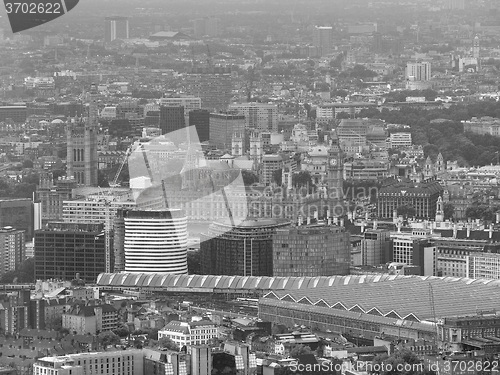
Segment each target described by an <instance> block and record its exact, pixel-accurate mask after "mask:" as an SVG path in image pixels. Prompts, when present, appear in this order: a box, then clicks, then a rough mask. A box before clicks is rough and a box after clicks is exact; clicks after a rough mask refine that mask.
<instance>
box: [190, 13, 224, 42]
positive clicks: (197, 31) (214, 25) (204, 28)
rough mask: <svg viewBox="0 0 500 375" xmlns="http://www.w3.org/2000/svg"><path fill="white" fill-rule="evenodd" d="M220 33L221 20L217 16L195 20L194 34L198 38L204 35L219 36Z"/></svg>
mask: <svg viewBox="0 0 500 375" xmlns="http://www.w3.org/2000/svg"><path fill="white" fill-rule="evenodd" d="M219 34H220V20H219V19H218V18H215V17H203V18H198V19H196V20H193V35H194V36H195V37H196V38H201V37H204V36H208V37H212V38H213V37H217V36H219Z"/></svg>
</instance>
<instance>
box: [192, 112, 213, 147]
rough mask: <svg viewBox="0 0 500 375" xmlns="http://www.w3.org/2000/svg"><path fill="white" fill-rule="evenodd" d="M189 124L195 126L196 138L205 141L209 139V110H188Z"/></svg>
mask: <svg viewBox="0 0 500 375" xmlns="http://www.w3.org/2000/svg"><path fill="white" fill-rule="evenodd" d="M189 126H194V127H195V128H196V133H197V134H198V140H199V141H200V142H206V141H208V140H209V139H210V111H207V110H206V109H195V110H193V111H190V112H189Z"/></svg>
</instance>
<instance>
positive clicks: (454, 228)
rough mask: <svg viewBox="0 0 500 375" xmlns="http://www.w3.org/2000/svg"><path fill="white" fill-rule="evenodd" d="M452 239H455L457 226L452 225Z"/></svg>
mask: <svg viewBox="0 0 500 375" xmlns="http://www.w3.org/2000/svg"><path fill="white" fill-rule="evenodd" d="M453 238H457V224H453Z"/></svg>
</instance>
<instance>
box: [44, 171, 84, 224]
mask: <svg viewBox="0 0 500 375" xmlns="http://www.w3.org/2000/svg"><path fill="white" fill-rule="evenodd" d="M74 188H76V181H75V179H73V178H66V177H64V176H63V177H59V178H58V179H57V181H56V182H55V183H54V176H53V175H52V173H51V172H42V173H40V183H39V185H38V186H37V189H36V196H37V199H38V201H39V202H40V203H41V208H42V210H41V211H42V212H41V220H42V225H45V224H47V223H48V222H49V221H61V220H62V218H63V201H65V200H69V199H71V196H72V191H73V189H74Z"/></svg>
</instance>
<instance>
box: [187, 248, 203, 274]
mask: <svg viewBox="0 0 500 375" xmlns="http://www.w3.org/2000/svg"><path fill="white" fill-rule="evenodd" d="M187 264H188V273H189V274H190V275H199V274H200V272H201V265H200V252H199V251H188V254H187Z"/></svg>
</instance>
